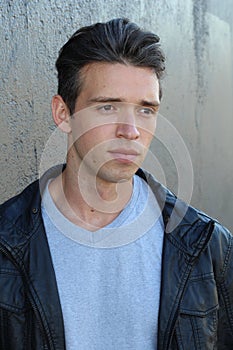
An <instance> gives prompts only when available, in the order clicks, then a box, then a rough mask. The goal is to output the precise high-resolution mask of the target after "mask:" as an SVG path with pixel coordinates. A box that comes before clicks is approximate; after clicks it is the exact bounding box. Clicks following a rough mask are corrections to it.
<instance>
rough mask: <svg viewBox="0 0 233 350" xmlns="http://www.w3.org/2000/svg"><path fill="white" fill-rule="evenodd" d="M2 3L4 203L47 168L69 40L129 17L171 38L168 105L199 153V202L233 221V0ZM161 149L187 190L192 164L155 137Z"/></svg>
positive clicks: (171, 176) (0, 190)
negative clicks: (61, 54) (44, 159)
mask: <svg viewBox="0 0 233 350" xmlns="http://www.w3.org/2000/svg"><path fill="white" fill-rule="evenodd" d="M0 11H1V12H0V15H1V19H0V21H1V22H0V30H1V33H0V40H1V48H0V50H1V51H0V52H1V56H0V57H1V68H0V106H1V107H0V108H1V110H0V141H1V142H0V147H1V153H0V164H1V177H0V198H1V202H2V201H4V200H5V199H7V198H9V197H10V196H12V195H14V194H16V193H18V192H19V191H20V190H22V189H23V188H24V187H25V186H26V185H27V184H28V183H30V182H31V181H32V180H34V179H36V178H37V176H38V172H39V168H40V163H41V156H42V153H43V150H44V148H45V145H46V142H47V141H48V140H49V138H50V136H51V135H52V133H53V131H54V125H53V121H52V117H51V111H50V101H51V97H52V95H53V94H55V93H56V86H57V85H56V71H55V68H54V63H55V60H56V57H57V53H58V50H59V48H60V47H61V46H62V45H63V44H64V42H65V41H66V40H67V38H68V37H69V36H70V35H71V34H72V33H73V32H74V31H75V30H76V29H77V28H78V27H80V26H83V25H89V24H91V23H93V22H96V21H105V20H109V19H111V18H113V17H122V16H125V17H129V18H130V19H131V20H133V21H135V22H137V23H138V24H140V25H142V26H143V27H144V28H146V29H149V30H152V31H154V32H156V33H157V34H158V35H159V36H160V37H161V42H162V46H163V49H164V51H165V53H166V56H167V75H166V77H165V79H164V81H163V90H164V97H163V101H162V108H161V113H162V115H163V116H164V117H165V118H166V119H167V120H169V121H170V122H171V123H172V125H173V126H175V127H176V129H177V130H178V131H179V134H180V135H181V137H182V138H183V140H184V142H185V144H186V146H187V148H188V151H189V153H190V156H191V159H192V164H193V171H194V184H193V185H194V186H193V195H192V204H193V205H194V206H197V207H199V208H200V209H202V210H204V211H206V212H207V213H208V214H210V215H212V216H214V217H216V218H218V219H219V220H220V221H221V222H223V224H225V225H226V226H228V227H229V228H230V229H233V220H232V207H233V186H232V173H233V160H232V159H233V157H232V153H233V147H232V135H233V118H232V117H233V113H232V110H233V108H232V107H233V70H232V65H233V63H232V62H233V60H232V58H233V54H232V51H233V50H232V48H233V34H232V26H233V7H232V2H231V0H222V1H221V2H219V1H218V0H164V1H160V0H135V1H133V2H130V1H120V2H118V1H113V0H109V1H108V2H106V1H103V0H95V1H93V0H82V1H77V0H67V1H62V0H33V1H32V0H31V1H30V0H19V1H13V0H12V1H11V0H4V1H3V0H0ZM152 150H153V153H154V154H156V155H157V157H158V159H159V162H160V165H161V167H162V168H163V172H164V173H165V179H166V183H167V185H168V186H169V187H171V188H172V189H174V190H175V191H177V189H178V187H179V186H181V185H182V183H179V172H180V173H182V168H181V169H179V171H177V169H176V162H174V159H172V156H171V155H169V150H166V145H162V146H161V142H160V143H159V142H157V141H156V140H155V141H154V142H153V144H152ZM180 158H182V154H180ZM184 174H185V169H184ZM181 175H182V174H181ZM158 177H160V176H159V174H158ZM188 181H190V183H191V179H188ZM184 197H185V196H184Z"/></svg>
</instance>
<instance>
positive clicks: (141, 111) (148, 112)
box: [139, 107, 156, 116]
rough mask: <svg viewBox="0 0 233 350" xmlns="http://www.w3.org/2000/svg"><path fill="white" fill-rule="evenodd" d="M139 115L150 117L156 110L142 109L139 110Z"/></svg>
mask: <svg viewBox="0 0 233 350" xmlns="http://www.w3.org/2000/svg"><path fill="white" fill-rule="evenodd" d="M139 113H140V114H142V115H144V116H151V115H155V114H156V110H154V109H153V108H147V107H143V108H141V109H140V110H139Z"/></svg>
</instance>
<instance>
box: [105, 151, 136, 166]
mask: <svg viewBox="0 0 233 350" xmlns="http://www.w3.org/2000/svg"><path fill="white" fill-rule="evenodd" d="M109 153H110V155H111V158H112V159H116V160H117V161H119V162H121V163H132V162H133V161H135V159H136V158H137V157H138V156H139V152H137V151H136V150H134V149H123V148H119V149H114V150H111V151H109Z"/></svg>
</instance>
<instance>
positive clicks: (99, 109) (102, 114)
mask: <svg viewBox="0 0 233 350" xmlns="http://www.w3.org/2000/svg"><path fill="white" fill-rule="evenodd" d="M82 73H83V86H82V91H81V93H80V95H79V96H78V98H77V101H76V106H75V113H74V115H73V116H72V118H71V120H70V122H71V128H72V133H71V135H70V137H72V139H70V143H71V144H72V147H73V149H74V155H75V156H74V157H72V159H73V160H72V161H73V162H76V165H78V167H80V165H82V166H84V168H85V171H86V172H88V173H90V174H92V175H96V176H97V177H99V178H101V179H102V180H104V181H107V182H114V183H116V182H120V181H123V180H130V179H131V178H132V176H133V175H134V173H135V172H136V171H137V169H138V168H139V167H140V165H141V163H142V162H143V160H144V158H145V156H146V152H147V150H148V148H149V146H150V143H151V140H152V138H153V134H154V131H155V127H156V115H157V112H158V108H159V102H160V101H159V82H158V79H157V77H156V74H155V73H154V72H153V70H152V69H150V68H142V67H135V66H130V65H124V64H119V63H115V64H112V63H92V64H89V65H87V66H85V67H84V68H83V71H82ZM84 168H83V169H84Z"/></svg>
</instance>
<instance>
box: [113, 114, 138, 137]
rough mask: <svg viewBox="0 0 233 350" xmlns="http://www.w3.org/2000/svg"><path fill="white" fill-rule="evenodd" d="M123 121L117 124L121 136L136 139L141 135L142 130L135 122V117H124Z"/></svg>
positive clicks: (118, 135)
mask: <svg viewBox="0 0 233 350" xmlns="http://www.w3.org/2000/svg"><path fill="white" fill-rule="evenodd" d="M122 119H124V120H122V121H121V122H119V123H118V124H117V130H116V135H117V137H120V138H125V139H128V140H136V139H138V138H139V136H140V132H139V130H138V128H137V126H136V124H135V120H134V117H129V118H122Z"/></svg>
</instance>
